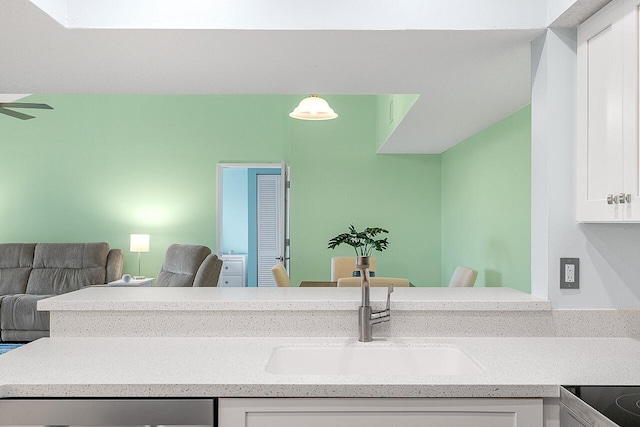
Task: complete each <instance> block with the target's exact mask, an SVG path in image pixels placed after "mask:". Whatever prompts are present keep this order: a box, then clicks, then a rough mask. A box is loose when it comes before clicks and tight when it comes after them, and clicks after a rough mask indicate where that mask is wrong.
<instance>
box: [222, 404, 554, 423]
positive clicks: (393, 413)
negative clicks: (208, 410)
mask: <svg viewBox="0 0 640 427" xmlns="http://www.w3.org/2000/svg"><path fill="white" fill-rule="evenodd" d="M218 425H219V427H289V426H291V427H293V426H304V427H327V426H331V427H390V426H403V427H424V426H429V427H468V426H474V427H503V426H504V427H507V426H508V427H542V425H543V413H542V399H450V398H448V399H436V398H412V399H383V398H371V399H361V398H352V399H337V398H326V399H316V398H308V399H306V398H293V399H280V398H274V399H262V398H257V399H250V398H246V399H224V398H222V399H220V400H219V406H218Z"/></svg>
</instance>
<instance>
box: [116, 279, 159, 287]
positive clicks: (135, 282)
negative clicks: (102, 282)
mask: <svg viewBox="0 0 640 427" xmlns="http://www.w3.org/2000/svg"><path fill="white" fill-rule="evenodd" d="M153 279H154V277H147V278H145V279H131V280H130V281H128V282H125V281H124V280H122V279H120V280H116V281H115V282H109V283H107V286H123V287H124V286H153Z"/></svg>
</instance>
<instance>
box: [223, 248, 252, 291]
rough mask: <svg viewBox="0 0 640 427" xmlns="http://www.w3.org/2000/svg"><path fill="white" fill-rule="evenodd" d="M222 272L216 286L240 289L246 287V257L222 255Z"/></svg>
mask: <svg viewBox="0 0 640 427" xmlns="http://www.w3.org/2000/svg"><path fill="white" fill-rule="evenodd" d="M220 259H221V260H222V270H221V271H220V279H219V280H218V286H222V287H226V288H240V287H243V286H247V256H246V255H222V256H221V257H220Z"/></svg>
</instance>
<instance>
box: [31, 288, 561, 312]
mask: <svg viewBox="0 0 640 427" xmlns="http://www.w3.org/2000/svg"><path fill="white" fill-rule="evenodd" d="M386 297H387V289H386V288H371V301H372V303H373V302H374V301H379V302H383V301H385V300H386ZM361 299H362V292H361V290H360V288H351V287H350V288H298V287H291V288H169V287H167V288H163V287H145V288H141V287H131V288H125V287H117V288H114V287H107V286H93V287H89V288H85V289H82V290H79V291H76V292H70V293H67V294H62V295H58V296H55V297H52V298H47V299H45V300H41V301H38V309H39V310H46V311H114V310H118V311H142V310H147V311H152V310H161V311H211V310H226V311H245V310H253V311H276V310H304V311H308V310H313V311H330V310H353V309H354V307H357V306H358V305H359V304H360V302H361ZM391 300H392V304H393V308H394V309H396V310H474V311H476V310H500V311H505V310H508V311H535V310H551V303H550V302H549V301H546V300H543V299H541V298H538V297H535V296H533V295H530V294H527V293H525V292H521V291H518V290H515V289H511V288H395V290H394V292H393V294H392V295H391Z"/></svg>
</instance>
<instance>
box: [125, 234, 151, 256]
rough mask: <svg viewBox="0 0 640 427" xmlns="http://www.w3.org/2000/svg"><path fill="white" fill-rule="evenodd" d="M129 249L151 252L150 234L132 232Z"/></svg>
mask: <svg viewBox="0 0 640 427" xmlns="http://www.w3.org/2000/svg"><path fill="white" fill-rule="evenodd" d="M129 250H130V251H131V252H149V235H148V234H132V235H131V240H130V245H129Z"/></svg>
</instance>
